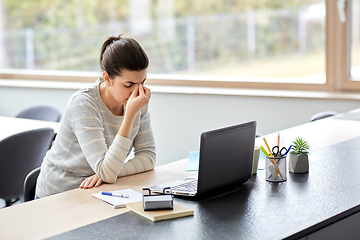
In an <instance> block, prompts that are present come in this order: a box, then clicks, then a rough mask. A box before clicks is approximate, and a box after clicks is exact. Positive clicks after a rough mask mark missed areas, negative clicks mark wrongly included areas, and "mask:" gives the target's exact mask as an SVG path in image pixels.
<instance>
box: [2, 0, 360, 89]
mask: <svg viewBox="0 0 360 240" xmlns="http://www.w3.org/2000/svg"><path fill="white" fill-rule="evenodd" d="M349 1H350V0H347V1H346V9H345V10H346V11H345V14H346V19H347V21H346V22H345V23H341V22H340V20H339V15H338V10H337V1H336V0H325V3H326V29H325V31H326V42H325V54H326V58H325V59H326V63H325V64H326V68H325V69H326V70H325V74H326V83H324V84H307V83H304V84H302V83H287V82H286V83H276V82H251V81H241V78H238V80H239V81H236V78H234V77H227V76H222V77H221V76H219V77H216V78H212V79H210V77H207V76H197V75H196V76H192V75H168V74H161V75H160V74H148V80H147V84H148V85H166V86H189V87H192V86H193V87H214V88H248V89H279V90H307V91H330V92H346V91H354V90H355V91H357V90H360V82H355V81H352V80H351V79H350V75H349V69H350V66H349V64H350V60H349V59H350V58H349V56H350V55H349V54H350V52H349V28H350V23H349V21H348V19H349V11H348V10H349ZM97 75H100V74H99V73H94V72H92V73H91V72H66V71H40V70H25V69H21V70H18V69H0V79H17V80H47V81H64V82H94V79H96V78H97V77H98V76H97ZM229 79H231V80H229Z"/></svg>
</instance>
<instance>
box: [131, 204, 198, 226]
mask: <svg viewBox="0 0 360 240" xmlns="http://www.w3.org/2000/svg"><path fill="white" fill-rule="evenodd" d="M126 207H127V208H128V209H130V210H131V211H133V212H135V213H137V214H139V215H141V216H143V217H145V218H147V219H149V220H151V221H153V222H156V221H162V220H167V219H173V218H179V217H186V216H192V215H194V211H193V210H191V209H188V208H186V207H184V206H181V205H179V204H177V203H174V209H173V210H159V211H144V207H143V205H142V202H135V203H129V204H126Z"/></svg>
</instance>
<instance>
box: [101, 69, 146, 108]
mask: <svg viewBox="0 0 360 240" xmlns="http://www.w3.org/2000/svg"><path fill="white" fill-rule="evenodd" d="M146 76H147V69H144V70H141V71H129V70H123V71H122V75H121V76H115V77H114V78H112V79H109V76H108V74H107V73H106V72H104V75H103V77H104V81H105V83H106V85H107V86H108V88H109V90H110V92H111V94H112V96H113V98H114V99H115V100H116V101H117V102H118V103H121V104H122V105H125V106H126V103H127V101H128V99H129V98H130V96H131V94H132V92H133V91H134V89H135V85H136V84H144V82H145V80H146ZM106 78H108V79H106Z"/></svg>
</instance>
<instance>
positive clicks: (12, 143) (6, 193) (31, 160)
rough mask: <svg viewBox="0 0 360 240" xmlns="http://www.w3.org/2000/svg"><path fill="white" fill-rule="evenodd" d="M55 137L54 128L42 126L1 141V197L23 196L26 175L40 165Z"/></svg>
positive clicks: (6, 198)
mask: <svg viewBox="0 0 360 240" xmlns="http://www.w3.org/2000/svg"><path fill="white" fill-rule="evenodd" d="M53 138H54V130H53V129H52V128H40V129H35V130H31V131H26V132H21V133H18V134H15V135H12V136H10V137H7V138H5V139H3V140H2V141H0V166H1V167H0V198H3V199H5V200H8V199H11V198H17V197H19V196H22V194H23V186H24V180H25V177H26V175H27V174H28V173H29V172H30V171H32V170H33V169H35V168H37V167H40V165H41V163H42V161H43V158H44V157H45V154H46V152H47V151H48V149H49V146H50V144H51V142H52V140H53Z"/></svg>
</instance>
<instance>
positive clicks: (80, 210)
mask: <svg viewBox="0 0 360 240" xmlns="http://www.w3.org/2000/svg"><path fill="white" fill-rule="evenodd" d="M299 133H301V136H303V137H304V138H306V139H308V141H309V142H310V144H311V146H312V152H311V159H312V160H311V161H310V173H308V174H305V175H301V176H296V175H294V176H293V175H291V174H290V176H289V177H288V180H287V181H286V182H284V183H280V184H272V183H268V182H266V181H265V178H264V176H263V173H262V171H259V172H258V174H257V175H256V176H254V177H253V178H252V179H251V180H250V181H249V182H248V183H247V184H244V185H243V186H242V187H241V189H239V190H238V191H235V192H233V193H231V194H228V195H225V196H223V197H220V198H216V199H213V200H212V201H205V202H193V201H188V200H182V199H177V201H179V203H180V204H182V205H184V206H187V207H189V208H192V209H194V211H195V215H194V217H189V218H184V219H175V220H169V222H168V223H166V222H167V221H165V222H163V223H161V222H160V223H155V224H156V226H157V227H156V228H158V227H159V226H162V225H164V224H165V225H166V224H169V223H170V224H171V223H177V222H179V221H190V222H191V221H193V223H195V222H200V223H201V222H202V221H206V219H219V221H216V222H219V223H220V222H225V223H226V222H229V221H233V220H234V221H237V222H238V224H239V229H243V231H245V232H250V231H253V230H254V231H255V232H256V230H257V229H261V226H265V225H267V224H268V222H274V221H273V220H271V219H272V218H274V216H273V215H274V214H272V213H271V211H273V208H274V209H275V210H276V211H275V212H282V209H284V208H286V209H291V207H293V205H296V204H297V206H298V207H297V208H296V210H294V211H297V214H299V216H302V215H301V213H302V212H301V210H302V209H303V208H304V207H305V206H307V205H304V203H305V202H306V204H313V205H314V208H315V209H318V210H317V211H323V212H326V209H327V208H328V207H329V206H328V204H330V203H331V201H334V200H335V198H336V200H338V199H339V197H341V199H342V200H341V201H343V202H344V204H335V205H336V207H335V210H336V211H339V213H340V212H342V211H346V209H345V208H351V207H352V206H353V205H354V203H353V202H352V200H347V198H344V196H345V195H343V193H342V190H344V192H345V193H348V191H349V189H348V188H344V187H346V186H345V185H346V184H345V183H348V182H350V183H351V182H352V183H356V182H359V181H358V180H359V179H357V176H356V175H354V174H349V176H348V177H350V178H352V179H348V178H345V179H344V178H338V177H337V174H335V173H337V172H336V171H337V170H338V169H342V170H341V172H342V174H344V173H350V172H355V171H354V170H353V169H352V168H351V169H349V167H351V165H345V166H346V167H345V168H344V163H343V161H341V160H342V157H343V156H344V155H339V154H340V153H339V154H338V153H333V152H331V151H330V152H329V151H327V150H326V151H325V152H322V151H323V150H321V149H322V148H324V147H327V146H329V145H333V144H338V143H341V142H344V141H347V140H351V139H354V138H357V137H359V136H360V121H353V120H339V119H332V118H329V119H324V120H321V121H317V122H312V123H307V124H304V125H300V126H297V127H294V128H290V129H286V130H283V131H281V135H282V136H283V137H284V142H285V144H287V143H290V142H291V140H293V139H294V138H295V137H297V136H299ZM319 136H321V137H319ZM276 137H277V133H274V134H270V135H267V136H266V138H267V140H268V142H269V141H271V140H270V139H274V140H275V139H276ZM261 141H262V139H257V140H256V144H257V145H262V142H261ZM269 144H270V145H271V143H269ZM331 149H336V148H331ZM346 151H347V152H349V154H350V155H346V156H345V157H346V159H349V158H350V159H355V158H354V156H355V150H354V153H352V152H353V151H352V150H349V149H347V150H346ZM330 153H331V154H330ZM351 154H353V155H351ZM356 154H357V153H356ZM357 156H358V155H357ZM328 159H332V160H331V161H332V164H324V162H328ZM354 161H355V160H354ZM186 162H187V159H184V160H181V161H177V162H174V163H170V164H166V165H163V166H160V167H157V168H155V170H154V171H150V172H146V173H142V174H138V175H134V176H129V177H125V178H119V179H118V180H117V181H116V183H115V184H103V185H101V186H100V187H99V188H93V189H87V190H83V189H74V190H72V191H68V192H64V193H61V194H57V195H53V196H50V197H46V198H42V199H39V200H36V201H31V202H27V203H23V204H19V205H15V206H12V207H8V208H4V209H0V232H1V235H2V237H3V238H4V239H24V238H26V239H40V238H46V237H51V236H55V235H58V234H61V233H65V232H67V231H70V230H73V229H76V228H79V229H80V227H83V226H86V225H89V224H92V223H96V222H98V224H101V223H102V222H101V221H102V220H105V219H114V218H113V217H114V216H115V218H116V219H118V218H121V219H122V218H127V217H129V216H130V217H131V218H133V221H141V220H134V218H135V219H138V218H139V217H137V216H135V215H133V214H132V213H126V214H125V215H119V214H122V213H125V212H128V210H127V209H125V208H123V209H112V208H111V207H109V206H107V205H106V204H103V203H101V202H100V201H98V200H96V199H95V198H93V197H92V196H91V194H92V193H94V192H98V191H112V190H118V189H124V188H132V189H134V190H136V191H138V192H141V189H142V187H150V186H153V185H156V184H160V183H163V182H167V181H170V180H174V179H178V178H180V177H184V176H190V175H193V174H194V172H186V171H185V167H186ZM356 164H357V163H356V162H354V167H356V166H355V165H356ZM335 170H336V171H335ZM347 170H349V172H347ZM350 170H351V171H350ZM359 170H360V169H359ZM326 171H328V172H326ZM333 174H334V175H333ZM345 175H346V174H344V177H345ZM334 179H335V180H337V181H336V182H335V181H334ZM350 180H351V181H350ZM334 182H335V184H334ZM319 186H322V187H323V188H320V187H319ZM352 186H353V185H352ZM328 188H329V191H327V192H324V191H325V190H326V189H328ZM334 189H335V190H336V191H335V190H334ZM345 190H346V191H345ZM323 193H324V194H323ZM345 193H344V194H345ZM304 194H305V198H303V196H304ZM329 194H330V195H329ZM329 196H330V198H329ZM349 197H350V199H353V198H351V196H349ZM356 198H357V199H359V196H356ZM302 199H304V200H303V201H302ZM327 199H328V200H327ZM290 200H291V201H290ZM223 201H225V202H228V203H229V205H228V206H231V207H229V209H233V210H232V211H231V212H230V213H231V215H226V214H227V213H229V211H217V210H216V208H214V207H213V206H216V205H217V204H221V203H222V202H223ZM308 201H310V203H309V202H308ZM313 201H315V203H313ZM359 202H360V201H359ZM239 203H240V204H239ZM265 203H266V204H265ZM214 204H215V205H214ZM259 204H260V205H259ZM357 204H358V203H357ZM257 206H260V208H257ZM269 208H270V209H272V210H271V211H269ZM211 209H213V210H211ZM199 211H200V212H199ZM294 211H292V212H291V211H284V214H281V215H280V218H279V222H280V223H283V222H287V224H289V223H288V222H289V221H288V219H289V218H290V219H295V220H294V223H298V222H301V221H303V220H304V218H309V221H310V222H309V224H310V225H311V224H313V223H316V222H319V221H321V219H317V218H312V217H307V216H306V217H305V216H304V215H303V216H304V218H303V217H301V218H300V217H298V218H297V217H294V216H296V214H294ZM199 213H201V214H205V215H204V216H208V217H205V218H204V220H203V219H199V218H197V216H202V215H201V214H200V215H199ZM232 213H233V214H232ZM244 213H254V214H253V215H251V214H250V215H249V216H246V214H245V215H244V216H240V215H243V214H244ZM259 214H260V215H263V216H265V218H264V219H263V220H261V222H260V224H259V223H254V222H253V221H249V219H248V218H250V220H251V219H256V216H257V215H259ZM269 214H271V216H269ZM332 214H334V213H333V212H332V213H330V214H329V215H328V216H322V217H323V219H326V218H327V217H331V216H330V215H332ZM118 215H119V216H118ZM121 219H120V221H122V220H121ZM191 219H193V220H191ZM269 219H270V220H269ZM213 222H214V221H213ZM144 224H147V225H152V224H153V223H151V222H144ZM188 224H189V226H190V225H191V223H188ZM242 225H243V226H245V228H243V227H241V226H242ZM294 225H296V224H294ZM177 226H178V225H177V224H174V225H171V227H172V228H173V229H176V228H177ZM179 226H180V225H179ZM200 226H204V227H206V228H208V227H209V226H210V225H207V224H203V225H200ZM223 227H225V229H224V230H226V229H227V228H226V226H223ZM19 229H22V231H19ZM159 229H161V228H160V227H159ZM190 229H191V228H190ZM214 229H216V228H214ZM252 229H253V230H252ZM293 230H294V229H293ZM174 231H175V230H174ZM205 231H206V229H202V230H201V232H205ZM233 231H238V232H240V230H233ZM279 231H280V230H279ZM279 231H277V230H276V229H275V230H271V232H275V233H279ZM292 232H293V233H295V232H296V231H292ZM69 233H71V231H70V232H69ZM250 234H251V233H250ZM263 234H264V233H263ZM89 235H91V234H89ZM288 235H289V232H287V233H286V232H282V234H281V235H277V236H288ZM59 236H61V235H59ZM269 236H273V233H269Z"/></svg>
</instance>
